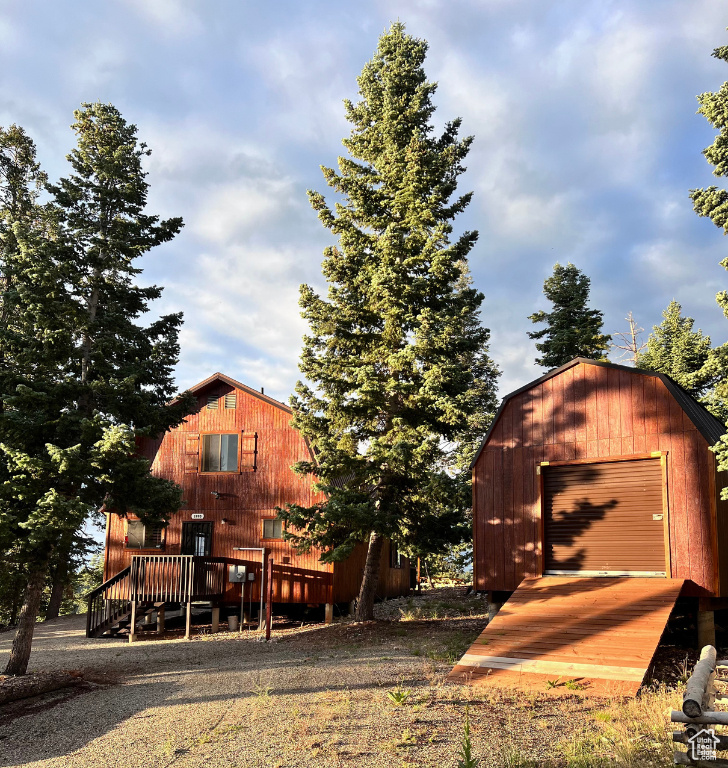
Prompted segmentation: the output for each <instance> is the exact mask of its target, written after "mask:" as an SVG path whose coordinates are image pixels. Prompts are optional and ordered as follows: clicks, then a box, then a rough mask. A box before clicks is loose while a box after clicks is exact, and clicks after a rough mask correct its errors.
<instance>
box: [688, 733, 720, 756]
mask: <svg viewBox="0 0 728 768" xmlns="http://www.w3.org/2000/svg"><path fill="white" fill-rule="evenodd" d="M719 741H720V739H719V738H718V737H717V736H716V735H715V731H714V730H713V729H712V728H703V729H702V730H700V731H698V732H697V733H696V734H695V735H694V736H691V737H690V738H689V739H688V754H689V755H690V757H691V759H693V760H715V759H716V757H715V750H716V748H717V745H718V742H719Z"/></svg>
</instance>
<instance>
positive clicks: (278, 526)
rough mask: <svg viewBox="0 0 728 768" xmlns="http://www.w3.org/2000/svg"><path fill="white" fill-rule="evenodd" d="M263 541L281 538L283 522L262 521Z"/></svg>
mask: <svg viewBox="0 0 728 768" xmlns="http://www.w3.org/2000/svg"><path fill="white" fill-rule="evenodd" d="M263 538H264V539H282V538H283V520H263Z"/></svg>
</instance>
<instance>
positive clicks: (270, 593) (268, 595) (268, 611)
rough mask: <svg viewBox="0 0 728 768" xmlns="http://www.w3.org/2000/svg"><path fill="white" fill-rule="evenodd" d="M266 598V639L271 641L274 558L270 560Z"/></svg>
mask: <svg viewBox="0 0 728 768" xmlns="http://www.w3.org/2000/svg"><path fill="white" fill-rule="evenodd" d="M267 582H268V583H267V584H266V585H265V587H266V590H265V591H266V596H265V639H266V640H270V623H271V619H272V617H273V558H272V557H269V558H268V575H267Z"/></svg>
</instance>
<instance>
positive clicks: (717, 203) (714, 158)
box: [690, 46, 728, 499]
mask: <svg viewBox="0 0 728 768" xmlns="http://www.w3.org/2000/svg"><path fill="white" fill-rule="evenodd" d="M713 56H714V57H715V58H716V59H720V60H721V61H725V62H728V46H721V47H720V48H716V49H715V50H714V51H713ZM698 103H699V104H700V108H699V109H698V114H701V115H703V116H704V117H705V118H706V120H707V121H708V122H709V123H710V124H711V125H712V126H713V127H714V128H716V129H718V135H717V136H716V138H715V141H714V142H713V143H712V144H711V145H710V146H709V147H706V149H704V150H703V155H704V156H705V159H706V160H707V161H708V162H709V163H710V164H711V165H712V166H713V174H714V175H715V176H718V177H723V176H726V175H728V120H726V115H728V82H724V83H723V85H722V86H721V87H720V90H718V91H716V92H714V93H711V92H708V93H702V94H700V96H698ZM690 198H691V200H692V201H693V208H694V210H695V212H696V213H697V214H698V215H699V216H706V217H707V218H709V219H710V220H711V221H712V222H713V224H715V225H716V226H717V227H720V228H721V229H722V230H723V233H724V234H727V233H728V191H727V190H725V189H721V188H719V187H718V186H716V185H711V186H710V187H707V188H705V189H692V190H690ZM720 264H721V266H722V267H723V268H724V269H728V257H727V258H725V259H723V260H722V261H721V262H720ZM715 298H716V301H717V302H718V305H719V306H720V308H721V309H722V310H723V314H724V315H725V316H726V318H728V291H720V292H719V293H718V294H717V296H716V297H715ZM706 367H707V368H708V369H709V370H710V373H711V374H712V375H713V376H714V378H715V379H716V380H717V383H716V385H715V390H714V392H713V395H712V401H713V406H714V407H713V410H714V411H716V412H717V413H720V414H721V415H722V418H723V419H724V420H725V419H726V417H728V405H727V404H728V344H722V345H720V346H719V347H716V348H715V349H714V350H713V351H712V353H711V355H710V358H709V360H708V362H707V363H706ZM713 450H714V451H715V452H716V456H717V459H718V468H719V469H720V470H728V436H724V437H722V438H721V440H720V441H719V442H718V443H717V444H716V445H715V446H713ZM721 496H722V498H724V499H728V487H726V488H723V489H722V491H721Z"/></svg>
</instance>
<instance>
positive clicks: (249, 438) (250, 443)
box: [240, 432, 258, 472]
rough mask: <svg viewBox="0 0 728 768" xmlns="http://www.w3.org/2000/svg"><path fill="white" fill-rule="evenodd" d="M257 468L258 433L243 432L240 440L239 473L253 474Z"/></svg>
mask: <svg viewBox="0 0 728 768" xmlns="http://www.w3.org/2000/svg"><path fill="white" fill-rule="evenodd" d="M257 468H258V433H257V432H243V434H242V436H241V438H240V471H241V472H255V470H256V469H257Z"/></svg>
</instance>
